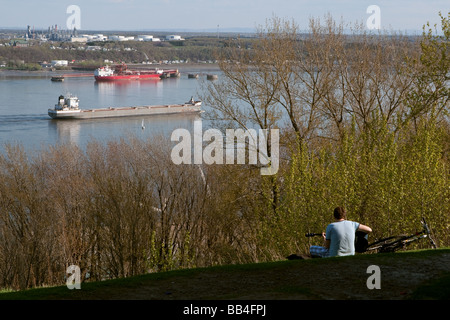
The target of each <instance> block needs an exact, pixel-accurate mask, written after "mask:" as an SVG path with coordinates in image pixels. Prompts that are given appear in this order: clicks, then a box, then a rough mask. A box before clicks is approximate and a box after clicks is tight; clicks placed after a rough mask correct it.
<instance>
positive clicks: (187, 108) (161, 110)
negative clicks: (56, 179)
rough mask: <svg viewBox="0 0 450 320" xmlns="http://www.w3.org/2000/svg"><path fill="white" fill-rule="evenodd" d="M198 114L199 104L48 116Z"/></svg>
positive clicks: (92, 116) (68, 112)
mask: <svg viewBox="0 0 450 320" xmlns="http://www.w3.org/2000/svg"><path fill="white" fill-rule="evenodd" d="M199 112H201V103H199V102H197V103H195V104H177V105H161V106H142V107H121V108H105V109H86V110H75V111H61V110H54V109H49V110H48V115H49V116H50V117H51V118H52V119H94V118H113V117H133V116H150V115H168V114H189V113H199Z"/></svg>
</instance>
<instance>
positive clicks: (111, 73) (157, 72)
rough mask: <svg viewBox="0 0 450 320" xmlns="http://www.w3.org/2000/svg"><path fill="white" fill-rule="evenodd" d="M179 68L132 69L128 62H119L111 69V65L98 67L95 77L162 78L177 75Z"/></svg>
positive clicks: (108, 78) (98, 79)
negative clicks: (129, 67)
mask: <svg viewBox="0 0 450 320" xmlns="http://www.w3.org/2000/svg"><path fill="white" fill-rule="evenodd" d="M178 75H179V72H178V70H177V69H172V70H163V69H150V70H131V69H128V67H127V65H126V64H119V65H116V66H115V67H114V69H111V68H110V67H109V66H105V67H101V68H98V69H96V70H95V71H94V77H95V80H97V81H116V80H142V79H158V78H160V79H162V78H169V77H177V76H178Z"/></svg>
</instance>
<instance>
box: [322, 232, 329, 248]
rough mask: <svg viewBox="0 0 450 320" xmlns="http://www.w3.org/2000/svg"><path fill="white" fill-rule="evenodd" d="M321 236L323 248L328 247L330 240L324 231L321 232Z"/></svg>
mask: <svg viewBox="0 0 450 320" xmlns="http://www.w3.org/2000/svg"><path fill="white" fill-rule="evenodd" d="M322 237H323V246H324V247H325V248H327V249H330V242H331V241H330V240H328V239H327V237H326V233H325V232H323V233H322Z"/></svg>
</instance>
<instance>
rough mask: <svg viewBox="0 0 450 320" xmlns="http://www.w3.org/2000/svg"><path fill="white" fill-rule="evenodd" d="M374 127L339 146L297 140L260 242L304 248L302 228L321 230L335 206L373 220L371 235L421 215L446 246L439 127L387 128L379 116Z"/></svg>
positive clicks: (414, 223)
mask: <svg viewBox="0 0 450 320" xmlns="http://www.w3.org/2000/svg"><path fill="white" fill-rule="evenodd" d="M375 127H376V128H377V129H370V130H366V131H364V132H357V131H355V130H354V129H352V130H349V131H348V132H346V134H345V136H344V138H343V141H342V143H340V144H338V145H332V144H327V145H323V146H321V147H320V148H317V147H316V148H311V147H308V146H307V145H306V144H304V146H303V148H301V150H300V151H299V152H297V153H295V154H293V156H292V160H291V163H290V164H289V169H288V170H287V171H286V172H285V174H284V176H283V177H282V181H283V182H282V184H281V187H280V189H281V190H282V199H283V200H282V205H281V206H280V209H279V210H278V211H277V213H276V215H273V216H272V217H271V219H264V220H263V221H262V222H261V223H262V227H261V234H262V236H261V242H262V243H261V246H267V247H271V248H273V251H275V252H277V253H278V254H280V255H284V256H286V255H289V254H290V253H293V252H296V251H307V248H308V247H309V246H310V245H311V244H312V243H311V242H310V241H311V239H310V238H306V237H305V236H304V234H305V233H308V232H324V229H325V227H326V225H327V224H328V223H330V222H332V220H333V217H332V212H333V209H334V208H335V207H337V206H345V207H346V208H347V211H348V218H349V219H350V220H355V221H358V222H360V223H363V224H366V225H369V226H370V227H372V229H373V231H374V232H373V234H372V235H371V238H372V239H374V238H378V237H382V236H389V235H396V234H401V233H410V232H414V231H419V230H420V219H421V217H422V216H424V217H426V219H427V220H428V221H429V223H430V225H431V226H432V229H433V231H434V233H435V237H436V238H437V239H438V242H439V244H440V245H448V243H449V240H450V239H449V235H448V226H449V223H450V217H449V214H448V212H449V211H450V202H449V198H450V187H449V170H448V163H446V162H444V160H443V157H442V155H443V147H442V145H443V143H442V141H443V138H444V135H445V133H444V131H443V130H442V128H439V127H437V126H436V124H435V122H434V121H429V122H426V121H422V122H421V123H420V124H419V126H418V129H417V131H416V132H414V131H411V130H409V128H406V129H405V130H404V131H402V132H400V133H398V132H397V133H395V132H391V131H389V130H388V128H387V126H386V124H385V123H384V122H383V121H382V120H379V123H378V124H377V125H376V126H375ZM316 239H317V238H316ZM424 243H425V242H424ZM315 244H319V245H320V244H321V241H319V242H318V243H315ZM267 250H270V249H269V248H267Z"/></svg>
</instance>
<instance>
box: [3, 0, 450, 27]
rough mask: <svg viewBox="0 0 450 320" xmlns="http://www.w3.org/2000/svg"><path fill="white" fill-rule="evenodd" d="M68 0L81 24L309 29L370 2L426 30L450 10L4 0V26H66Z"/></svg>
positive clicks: (356, 12)
mask: <svg viewBox="0 0 450 320" xmlns="http://www.w3.org/2000/svg"><path fill="white" fill-rule="evenodd" d="M69 5H77V6H78V7H79V8H80V13H81V14H80V25H81V29H82V30H146V29H179V30H183V29H199V30H205V29H212V30H217V26H218V25H219V30H225V29H226V28H236V27H238V28H253V29H254V28H255V27H256V26H258V25H263V24H265V21H266V19H267V18H270V17H272V16H273V15H276V16H278V17H280V18H289V19H291V18H292V19H294V20H295V22H296V23H297V24H298V25H299V26H300V28H301V29H303V30H306V29H307V26H308V18H309V17H311V16H312V17H323V16H324V15H325V14H327V13H330V14H331V15H332V16H333V17H334V18H335V19H337V20H340V19H341V17H342V18H343V19H344V21H346V22H356V21H359V22H365V21H366V20H367V19H368V18H369V16H370V14H368V13H366V9H367V7H368V6H369V5H377V6H379V7H380V9H381V28H382V29H395V30H400V31H405V30H421V28H422V25H423V24H425V23H426V22H427V21H430V22H431V23H433V24H434V23H437V22H438V21H439V18H438V12H439V11H442V12H443V13H447V12H449V11H450V0H430V1H424V0H421V1H419V0H391V1H387V0H386V1H385V0H383V1H381V0H371V1H365V0H343V1H340V0H315V1H307V0H276V1H273V0H147V1H144V0H69V1H65V0H50V1H48V0H47V1H45V0H44V1H36V0H0V27H8V28H11V27H20V28H26V26H27V25H30V26H32V27H33V26H34V27H35V28H37V29H40V28H47V27H48V26H50V25H55V24H57V25H58V26H59V27H60V28H63V29H66V21H67V19H68V17H69V16H70V14H68V13H66V10H67V7H68V6H69Z"/></svg>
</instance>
